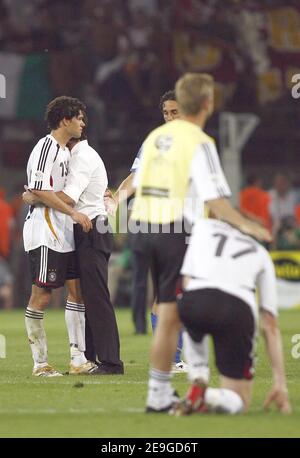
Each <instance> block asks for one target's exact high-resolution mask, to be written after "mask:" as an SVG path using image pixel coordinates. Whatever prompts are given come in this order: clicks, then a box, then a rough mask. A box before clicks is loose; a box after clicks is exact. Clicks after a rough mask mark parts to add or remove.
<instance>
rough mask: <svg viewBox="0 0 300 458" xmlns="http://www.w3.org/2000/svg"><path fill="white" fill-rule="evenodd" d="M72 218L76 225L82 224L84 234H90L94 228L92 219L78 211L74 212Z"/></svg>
mask: <svg viewBox="0 0 300 458" xmlns="http://www.w3.org/2000/svg"><path fill="white" fill-rule="evenodd" d="M71 218H72V220H73V221H75V223H78V224H80V226H81V227H82V229H83V231H84V232H89V231H90V230H91V229H92V227H93V224H92V221H91V220H90V218H89V217H88V216H86V215H84V214H83V213H80V212H77V211H76V210H74V211H73V212H72V214H71Z"/></svg>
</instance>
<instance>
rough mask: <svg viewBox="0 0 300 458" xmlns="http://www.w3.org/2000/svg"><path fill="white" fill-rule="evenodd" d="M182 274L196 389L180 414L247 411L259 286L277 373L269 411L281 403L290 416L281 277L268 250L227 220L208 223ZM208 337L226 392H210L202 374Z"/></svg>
mask: <svg viewBox="0 0 300 458" xmlns="http://www.w3.org/2000/svg"><path fill="white" fill-rule="evenodd" d="M199 253H201V257H200V256H199ZM204 259H205V262H203V260H204ZM181 273H182V274H183V275H184V276H185V285H184V286H185V290H184V293H183V297H182V300H181V302H180V303H179V315H180V318H181V321H182V323H183V324H184V326H185V329H186V331H185V335H184V348H185V356H186V361H187V363H188V368H189V379H190V380H191V382H192V385H191V386H190V389H189V391H188V393H187V395H186V398H185V400H184V401H183V402H182V403H181V404H180V405H179V406H177V408H175V410H174V413H175V415H185V414H190V413H194V412H206V411H212V412H220V413H229V414H237V413H241V412H245V411H247V409H248V407H249V404H250V401H251V393H252V378H253V374H254V340H255V337H256V322H257V316H256V315H257V312H256V310H257V305H256V296H255V292H256V288H258V292H259V312H260V319H261V322H262V329H263V333H264V337H265V344H266V350H267V354H268V358H269V360H270V364H271V367H272V372H273V387H272V389H271V391H270V393H269V394H268V396H267V399H266V401H265V404H264V406H265V408H267V407H268V406H269V404H270V403H271V402H272V401H273V402H275V404H276V405H277V407H278V409H279V410H280V411H281V412H282V413H289V412H290V410H291V408H290V404H289V400H288V391H287V385H286V377H285V370H284V362H283V352H282V344H281V335H280V330H279V328H278V325H277V318H276V316H277V298H276V284H275V273H274V267H273V263H272V261H271V259H270V256H269V254H268V252H267V251H266V250H265V249H264V248H263V247H262V246H261V245H260V244H258V243H257V242H256V241H255V240H254V239H252V238H251V237H249V236H247V235H245V234H243V233H241V232H240V231H239V230H237V229H235V228H234V227H232V226H230V225H228V224H226V223H223V222H220V221H217V220H211V219H208V220H201V221H199V222H198V223H197V224H196V226H195V227H194V230H193V234H192V236H191V241H190V244H189V247H188V250H187V253H186V255H185V259H184V263H183V267H182V271H181ZM205 334H210V335H211V336H212V338H213V341H214V349H215V359H216V366H217V369H218V371H219V373H220V382H221V383H220V385H221V386H220V388H210V387H208V386H207V385H208V380H207V379H205V377H203V371H201V361H202V357H201V353H200V350H201V342H202V339H203V336H204V335H205Z"/></svg>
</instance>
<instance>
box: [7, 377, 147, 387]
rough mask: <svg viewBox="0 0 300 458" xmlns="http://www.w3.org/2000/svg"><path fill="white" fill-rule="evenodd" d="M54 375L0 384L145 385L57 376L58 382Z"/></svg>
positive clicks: (137, 382)
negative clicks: (63, 379) (63, 378)
mask: <svg viewBox="0 0 300 458" xmlns="http://www.w3.org/2000/svg"><path fill="white" fill-rule="evenodd" d="M53 378H54V377H51V381H50V378H49V379H47V380H45V379H46V377H41V378H40V379H39V380H36V379H34V380H20V381H17V380H0V385H25V384H26V385H29V384H30V385H32V384H34V385H37V384H38V383H39V382H42V383H41V385H46V384H47V383H48V382H50V383H48V384H49V385H70V386H72V385H73V384H76V383H83V385H146V384H147V381H145V382H142V381H130V380H127V381H119V380H118V381H117V380H111V381H109V382H103V381H96V380H95V381H93V382H92V381H90V380H88V381H86V380H82V379H81V378H76V379H75V378H74V379H73V380H71V379H69V381H68V382H63V381H62V380H61V378H60V377H59V383H55V382H54V380H53Z"/></svg>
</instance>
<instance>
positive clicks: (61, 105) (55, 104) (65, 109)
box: [45, 95, 86, 130]
mask: <svg viewBox="0 0 300 458" xmlns="http://www.w3.org/2000/svg"><path fill="white" fill-rule="evenodd" d="M85 109H86V107H85V105H84V104H83V103H82V102H80V100H78V99H76V98H74V97H67V96H65V95H62V96H61V97H56V99H54V100H51V102H50V103H49V104H48V105H47V109H46V113H45V121H46V122H47V125H48V128H49V129H50V130H55V129H58V128H59V124H60V122H61V121H62V120H63V119H72V118H74V117H75V116H78V115H79V113H80V111H82V112H84V111H85Z"/></svg>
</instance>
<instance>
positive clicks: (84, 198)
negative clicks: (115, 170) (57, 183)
mask: <svg viewBox="0 0 300 458" xmlns="http://www.w3.org/2000/svg"><path fill="white" fill-rule="evenodd" d="M107 185H108V180H107V173H106V169H105V166H104V163H103V161H102V159H101V158H100V156H99V154H98V153H97V152H96V151H95V150H94V149H93V148H92V147H91V146H90V145H89V144H88V142H87V140H83V141H81V142H79V143H77V144H76V145H75V146H74V148H73V149H72V151H71V158H70V163H69V174H68V176H67V182H66V186H65V188H64V193H65V194H67V195H68V196H69V197H71V199H73V200H74V202H75V203H76V207H75V208H76V210H77V211H79V212H82V213H84V214H85V215H87V216H88V217H89V218H90V219H93V218H95V217H96V216H99V215H103V216H107V212H106V210H105V205H104V193H105V190H106V188H107Z"/></svg>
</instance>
